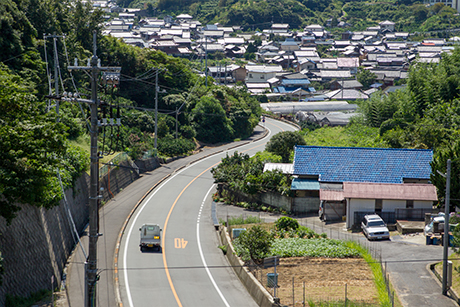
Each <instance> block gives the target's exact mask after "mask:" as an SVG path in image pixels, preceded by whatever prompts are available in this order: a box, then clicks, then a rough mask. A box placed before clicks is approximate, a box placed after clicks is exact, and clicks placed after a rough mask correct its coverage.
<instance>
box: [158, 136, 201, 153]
mask: <svg viewBox="0 0 460 307" xmlns="http://www.w3.org/2000/svg"><path fill="white" fill-rule="evenodd" d="M194 149H195V143H194V142H193V141H192V140H187V139H183V138H179V139H175V138H173V136H172V135H168V136H166V137H164V138H161V139H159V140H158V152H159V153H160V154H162V155H164V156H167V157H175V156H180V155H184V154H187V153H189V152H191V151H193V150H194Z"/></svg>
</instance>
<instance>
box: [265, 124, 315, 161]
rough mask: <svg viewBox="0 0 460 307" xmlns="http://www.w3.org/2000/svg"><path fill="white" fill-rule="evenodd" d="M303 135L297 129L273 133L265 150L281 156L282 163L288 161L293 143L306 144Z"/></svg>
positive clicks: (292, 150) (292, 149)
mask: <svg viewBox="0 0 460 307" xmlns="http://www.w3.org/2000/svg"><path fill="white" fill-rule="evenodd" d="M306 144H307V143H306V142H305V140H304V138H303V136H302V135H301V134H300V133H299V132H297V131H283V132H280V133H278V134H275V135H274V136H273V137H272V138H271V139H270V141H269V142H268V143H267V147H266V148H265V150H266V151H268V152H271V153H274V154H275V155H278V156H281V158H282V162H283V163H289V158H290V156H291V153H292V152H294V146H295V145H306Z"/></svg>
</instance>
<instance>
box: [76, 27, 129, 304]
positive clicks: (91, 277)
mask: <svg viewBox="0 0 460 307" xmlns="http://www.w3.org/2000/svg"><path fill="white" fill-rule="evenodd" d="M96 50H97V47H96V31H94V32H93V56H92V58H91V61H90V66H78V63H77V60H75V66H69V67H68V69H70V70H87V71H91V101H87V100H83V99H80V101H83V102H87V103H89V105H90V109H91V128H90V129H91V131H90V135H91V169H90V195H89V248H88V257H87V259H86V262H85V307H95V306H96V302H97V299H96V283H97V280H98V279H99V276H98V275H97V240H98V238H99V236H101V234H100V233H99V199H100V198H101V195H99V152H98V146H97V141H98V129H99V122H98V114H97V107H98V106H99V104H100V102H99V101H98V98H97V87H98V80H97V79H98V74H99V72H100V71H115V72H119V71H120V70H121V68H120V67H101V66H100V60H99V59H98V57H97V55H96Z"/></svg>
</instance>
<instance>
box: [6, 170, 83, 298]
mask: <svg viewBox="0 0 460 307" xmlns="http://www.w3.org/2000/svg"><path fill="white" fill-rule="evenodd" d="M88 182H89V178H88V176H87V175H85V176H82V177H80V179H79V180H78V181H77V183H76V185H75V187H74V189H69V190H67V191H66V198H67V203H68V206H67V205H66V204H65V202H64V201H61V204H60V205H59V206H58V207H54V208H52V209H49V210H46V209H43V208H41V209H39V208H36V207H32V206H30V205H22V204H18V206H20V207H21V210H20V211H19V212H18V214H17V217H16V218H15V219H14V220H13V221H12V223H11V225H9V226H8V225H7V224H6V221H5V220H4V219H3V218H2V219H0V250H1V252H2V256H3V259H4V261H3V266H4V268H5V273H4V274H3V283H2V285H1V286H0V306H5V297H6V294H10V295H16V296H22V297H27V296H29V295H30V294H31V293H33V292H37V291H39V290H41V289H51V288H52V287H51V276H54V284H53V288H55V287H57V286H58V285H60V283H61V279H62V273H63V269H64V266H65V264H66V261H67V258H68V256H69V255H70V253H71V252H72V250H73V248H74V246H75V244H76V243H77V242H78V241H77V237H76V236H75V233H74V232H73V231H72V227H73V226H72V224H71V222H70V219H69V211H70V213H71V215H72V217H73V219H74V222H75V227H76V229H77V231H78V233H80V234H81V233H82V232H83V230H84V227H85V225H86V224H87V222H88Z"/></svg>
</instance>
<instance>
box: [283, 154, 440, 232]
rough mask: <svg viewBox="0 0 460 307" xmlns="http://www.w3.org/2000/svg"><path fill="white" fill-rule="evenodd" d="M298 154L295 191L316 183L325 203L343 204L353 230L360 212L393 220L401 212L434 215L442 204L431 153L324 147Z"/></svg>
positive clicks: (295, 164) (294, 167)
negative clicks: (422, 211)
mask: <svg viewBox="0 0 460 307" xmlns="http://www.w3.org/2000/svg"><path fill="white" fill-rule="evenodd" d="M294 150H295V152H294V165H293V175H294V176H295V177H296V178H294V180H293V182H292V185H291V189H293V190H299V189H301V187H302V186H306V185H307V186H311V185H312V181H316V182H317V186H319V187H320V193H319V194H320V201H321V202H324V201H330V202H335V203H341V204H343V207H344V214H345V215H346V217H347V227H348V228H351V227H352V226H353V225H355V217H356V216H357V215H356V213H357V212H377V213H379V214H380V213H381V214H382V215H384V214H385V212H387V213H388V214H390V213H391V214H392V216H393V218H394V214H395V212H396V210H397V209H398V210H399V209H404V210H406V209H426V210H431V208H432V206H433V201H435V200H436V199H437V195H436V189H435V187H434V186H433V185H432V184H430V182H429V180H430V174H431V166H430V162H431V161H432V159H433V151H432V150H425V149H401V148H397V149H395V148H359V147H322V146H295V148H294ZM350 183H352V184H350ZM421 191H422V192H423V193H422V192H421ZM384 219H385V218H384Z"/></svg>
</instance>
